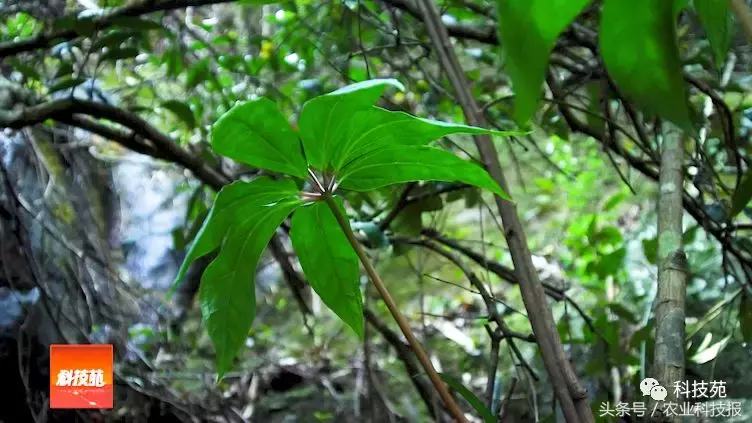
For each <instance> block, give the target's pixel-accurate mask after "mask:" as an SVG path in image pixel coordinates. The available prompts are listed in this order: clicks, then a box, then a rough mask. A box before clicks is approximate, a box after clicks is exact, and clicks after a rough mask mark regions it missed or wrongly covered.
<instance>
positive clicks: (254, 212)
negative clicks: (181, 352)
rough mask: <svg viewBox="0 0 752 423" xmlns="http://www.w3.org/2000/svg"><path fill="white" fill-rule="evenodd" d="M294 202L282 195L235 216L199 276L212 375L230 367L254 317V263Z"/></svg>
mask: <svg viewBox="0 0 752 423" xmlns="http://www.w3.org/2000/svg"><path fill="white" fill-rule="evenodd" d="M299 205H300V200H298V199H297V198H296V199H286V200H283V201H280V202H278V203H274V204H267V205H262V206H260V207H255V208H253V209H251V210H247V209H246V212H245V213H242V214H241V215H239V216H236V217H235V221H234V222H232V226H231V228H230V229H229V233H228V235H227V238H226V240H225V241H224V243H223V245H222V250H221V251H220V252H219V254H218V255H217V258H215V259H214V260H213V261H212V262H211V264H209V266H208V267H207V268H206V271H205V272H204V274H203V276H202V277H201V286H200V288H199V298H200V302H201V316H202V318H203V321H204V324H205V325H206V329H207V332H208V333H209V338H211V340H212V343H213V344H214V349H215V351H216V353H217V373H218V378H219V379H221V378H222V376H223V375H224V374H225V373H226V372H227V371H228V370H229V369H230V366H231V364H232V360H233V359H234V358H235V356H236V355H237V353H238V350H240V348H241V347H242V346H243V343H244V341H245V339H246V338H247V336H248V330H249V329H250V327H251V323H253V320H254V318H255V317H256V292H255V290H256V288H255V283H254V280H255V276H256V266H257V264H258V261H259V258H260V257H261V253H262V252H263V251H264V249H265V248H266V245H267V244H268V243H269V240H270V239H271V237H272V235H274V231H276V229H277V228H278V227H279V225H280V224H281V223H282V221H283V220H284V219H285V218H286V217H287V216H288V215H289V214H290V213H291V212H292V211H293V210H294V209H295V208H296V207H298V206H299Z"/></svg>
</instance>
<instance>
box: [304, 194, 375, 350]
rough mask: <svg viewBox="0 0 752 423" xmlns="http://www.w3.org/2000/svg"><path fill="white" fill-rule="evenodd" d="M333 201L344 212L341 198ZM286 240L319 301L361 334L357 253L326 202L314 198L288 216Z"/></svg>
mask: <svg viewBox="0 0 752 423" xmlns="http://www.w3.org/2000/svg"><path fill="white" fill-rule="evenodd" d="M336 201H337V205H338V207H339V208H340V212H341V213H342V214H343V215H344V213H345V211H344V207H342V203H341V201H340V200H336ZM290 239H291V240H292V246H293V248H294V249H295V254H297V255H298V259H299V260H300V266H301V267H302V268H303V272H304V273H305V275H306V277H307V278H308V282H309V283H310V284H311V287H312V288H313V289H314V291H316V293H317V294H318V295H319V297H321V301H323V302H324V304H326V305H327V307H329V308H330V309H331V310H332V311H333V312H334V313H335V314H336V315H337V316H339V317H340V319H342V321H344V322H345V323H346V324H347V325H348V326H350V327H351V328H352V329H353V330H354V331H355V333H357V334H358V336H360V337H362V336H363V298H362V297H361V293H360V278H359V275H360V272H359V268H358V256H357V255H356V254H355V250H353V247H352V246H351V245H350V243H349V241H348V240H347V237H346V236H345V234H344V232H343V231H342V229H341V228H340V227H339V225H338V223H337V219H336V218H335V217H334V214H333V213H332V211H331V209H330V208H329V205H328V204H327V203H326V202H324V201H317V202H314V203H311V204H309V205H306V206H303V207H301V208H299V209H298V210H297V211H296V212H295V214H294V215H293V216H292V229H291V230H290Z"/></svg>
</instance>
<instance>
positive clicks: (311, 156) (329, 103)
mask: <svg viewBox="0 0 752 423" xmlns="http://www.w3.org/2000/svg"><path fill="white" fill-rule="evenodd" d="M388 86H392V87H396V88H397V89H399V90H404V86H403V85H402V84H401V83H399V81H397V80H395V79H372V80H368V81H364V82H359V83H356V84H352V85H348V86H346V87H343V88H340V89H339V90H336V91H334V92H331V93H329V94H326V95H322V96H319V97H316V98H314V99H312V100H310V101H308V102H307V103H306V104H304V105H303V109H302V110H301V112H300V119H299V120H298V125H299V126H300V137H301V139H302V141H303V146H304V147H305V152H306V157H307V158H308V163H310V164H311V166H313V167H314V168H316V169H320V170H326V168H327V167H328V165H329V161H330V160H331V158H332V156H333V155H334V152H335V150H336V149H338V148H340V147H341V146H342V145H343V144H344V143H345V142H346V139H347V136H348V133H349V122H350V120H351V119H352V117H353V116H354V115H355V114H357V112H359V111H362V110H366V109H370V108H371V107H372V106H373V105H374V104H375V103H376V101H377V100H378V99H379V97H381V94H382V93H383V92H384V90H385V89H386V87H388Z"/></svg>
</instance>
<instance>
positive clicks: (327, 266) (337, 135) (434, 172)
mask: <svg viewBox="0 0 752 423" xmlns="http://www.w3.org/2000/svg"><path fill="white" fill-rule="evenodd" d="M389 86H391V87H395V88H398V89H402V88H403V87H402V85H401V84H400V83H399V82H397V81H396V80H392V79H376V80H369V81H365V82H361V83H356V84H353V85H349V86H346V87H344V88H342V89H339V90H336V91H334V92H331V93H329V94H326V95H322V96H320V97H316V98H314V99H312V100H310V101H309V102H307V103H306V104H305V105H304V106H303V108H302V111H301V115H300V119H299V127H300V132H299V134H298V133H296V131H295V130H294V129H293V128H292V127H291V126H290V124H289V123H288V121H287V119H286V118H285V117H284V116H283V115H282V113H281V112H280V111H279V109H278V108H277V106H276V105H275V103H274V102H272V101H271V100H269V99H267V98H259V99H254V100H250V101H246V102H243V103H240V104H237V105H236V106H234V107H232V108H231V109H230V110H229V111H228V112H227V113H225V114H224V115H222V116H221V117H220V118H219V119H218V120H217V122H216V124H215V125H214V126H213V128H212V140H211V144H212V147H213V149H214V150H215V151H216V152H217V153H219V154H222V155H224V156H226V157H229V158H231V159H233V160H236V161H238V162H240V163H243V164H246V165H248V166H251V167H253V168H259V169H264V170H267V171H270V172H273V173H276V174H281V175H283V177H282V178H281V179H275V178H271V177H260V178H257V179H254V180H252V181H250V182H246V181H237V182H234V183H232V184H230V185H227V186H225V187H224V188H222V189H221V190H220V192H219V193H218V195H217V196H216V198H215V200H214V204H213V205H212V208H211V210H210V211H209V213H208V215H207V217H206V219H205V220H204V222H203V226H202V227H201V229H200V230H199V232H198V234H197V235H196V238H195V240H194V242H193V244H192V245H191V247H190V249H189V250H188V253H187V256H186V258H185V260H184V262H183V265H182V266H181V268H180V271H179V273H178V276H177V278H176V281H175V284H173V289H174V287H175V286H176V284H177V283H178V282H179V281H180V280H181V279H182V278H183V277H184V275H185V273H186V271H187V270H188V268H189V266H190V265H191V263H192V262H193V261H195V260H196V259H197V258H199V257H201V256H204V255H206V254H209V253H211V252H213V251H216V250H219V253H218V254H217V256H216V258H215V259H214V260H213V261H212V263H211V264H210V265H209V266H208V268H207V269H206V271H205V272H204V274H203V275H202V278H201V287H200V291H199V294H200V301H201V312H202V316H203V320H204V324H205V325H206V327H207V330H208V333H209V336H210V338H211V340H212V342H213V344H214V346H215V349H216V351H217V367H218V372H219V374H220V377H221V375H223V374H224V373H226V372H227V371H228V370H229V368H230V367H231V365H232V360H233V358H234V357H235V355H236V354H237V352H238V350H239V349H240V348H241V347H242V345H243V343H244V340H245V338H246V336H247V334H248V331H249V329H250V327H251V323H252V322H253V320H254V318H255V314H256V298H255V286H254V276H255V272H256V266H257V264H258V262H259V259H260V257H261V254H262V252H263V250H264V248H265V247H266V245H267V244H268V243H269V241H270V239H271V238H272V236H274V233H275V231H276V230H277V228H278V226H279V225H280V224H281V223H282V222H283V221H284V220H285V219H286V218H287V217H288V216H289V215H290V214H292V213H294V214H293V216H292V223H291V227H292V228H291V231H290V237H291V240H292V245H293V248H294V250H295V252H296V254H297V256H298V258H299V260H300V265H301V267H302V268H303V271H304V272H305V274H306V276H307V278H308V281H309V282H310V284H311V286H312V287H313V289H314V290H315V291H316V293H317V294H318V295H319V297H320V298H321V299H322V301H323V302H324V303H325V304H326V305H327V306H328V307H329V308H330V309H331V310H332V311H333V312H334V313H335V314H337V316H339V318H341V319H342V320H343V321H344V322H345V323H346V324H347V325H348V326H350V327H351V328H352V329H353V330H354V331H355V332H356V333H357V334H358V335H359V336H362V334H363V318H362V315H363V300H362V297H361V291H360V283H359V269H358V256H357V255H356V253H355V251H354V249H353V247H352V245H351V244H350V243H349V241H348V238H347V237H346V235H345V233H344V232H343V228H342V227H341V226H340V224H339V223H338V221H337V219H336V217H335V215H334V213H333V211H332V209H331V208H330V206H329V204H328V203H327V202H325V201H311V200H310V198H311V197H310V196H303V195H301V192H300V190H299V188H298V186H300V185H299V183H300V182H301V181H300V180H302V179H307V178H308V177H309V176H310V175H315V174H316V173H315V172H318V173H320V174H323V175H326V176H325V179H324V180H325V181H330V185H331V186H330V187H329V189H325V190H324V191H323V192H319V193H317V195H319V198H325V197H328V196H334V191H335V190H336V188H335V186H337V185H338V186H339V187H341V188H342V189H345V190H351V191H368V190H372V189H376V188H381V187H385V186H388V185H392V184H397V183H404V182H412V181H419V180H431V181H445V182H463V183H466V184H470V185H474V186H477V187H480V188H484V189H487V190H489V191H492V192H494V193H495V194H497V195H500V196H502V197H505V198H506V194H505V193H504V191H503V190H502V189H501V188H500V187H499V186H498V185H497V184H496V183H495V182H494V180H493V179H492V178H491V177H490V176H489V175H488V173H487V172H486V171H485V170H484V169H483V168H482V167H480V166H478V165H477V164H475V163H472V162H469V161H466V160H464V159H462V158H460V157H458V156H456V155H455V154H454V153H451V152H449V151H445V150H441V149H439V148H435V147H431V146H429V145H428V143H430V142H431V141H433V140H436V139H438V138H440V137H443V136H446V135H450V134H458V133H464V134H482V133H485V134H496V135H508V134H512V133H505V132H498V131H491V130H486V129H481V128H475V127H471V126H466V125H458V124H450V123H445V122H438V121H434V120H429V119H421V118H417V117H414V116H411V115H409V114H406V113H402V112H392V111H388V110H385V109H382V108H379V107H377V106H376V105H375V104H376V102H377V101H378V100H379V97H381V95H382V94H383V92H384V90H385V89H386V88H387V87H389ZM164 107H166V108H168V109H169V110H170V111H172V112H173V113H175V114H176V115H178V116H179V117H181V118H182V119H183V120H184V121H185V122H186V123H187V124H188V125H189V126H190V125H193V123H194V121H193V120H192V114H191V113H190V109H189V108H188V107H187V106H185V105H183V104H180V103H174V104H165V105H164ZM312 179H315V180H314V181H311V182H312V183H311V186H314V185H315V184H317V183H318V182H319V180H318V179H317V178H315V176H313V177H312ZM312 198H316V197H315V196H314V197H312ZM334 200H335V203H334V204H337V207H338V208H339V209H340V210H339V212H340V213H341V214H343V215H344V214H345V212H344V203H343V202H342V199H341V198H339V197H335V198H334ZM345 229H346V230H348V231H349V230H350V229H349V228H345Z"/></svg>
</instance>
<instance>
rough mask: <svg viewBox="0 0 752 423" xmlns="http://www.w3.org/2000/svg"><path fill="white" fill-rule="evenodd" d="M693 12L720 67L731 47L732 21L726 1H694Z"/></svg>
mask: <svg viewBox="0 0 752 423" xmlns="http://www.w3.org/2000/svg"><path fill="white" fill-rule="evenodd" d="M694 5H695V11H696V12H697V16H698V17H699V18H700V23H701V24H702V26H703V28H704V29H705V34H706V35H707V37H708V41H710V47H711V48H712V49H713V57H714V58H715V63H716V65H718V66H722V65H723V62H724V60H725V59H726V53H727V52H728V51H729V48H730V47H731V37H732V36H733V35H734V34H733V30H734V20H733V18H732V16H731V13H730V11H729V4H728V1H727V0H694Z"/></svg>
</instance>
